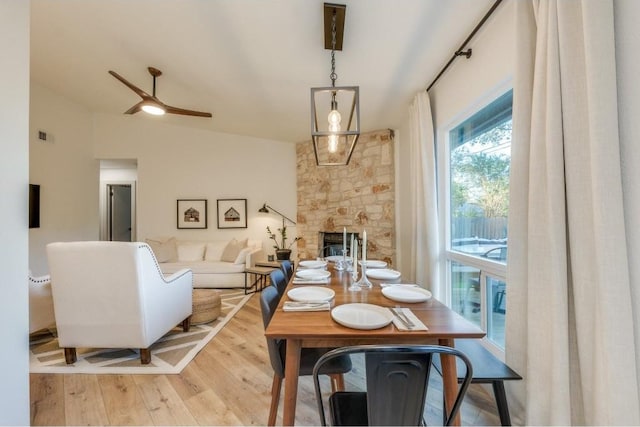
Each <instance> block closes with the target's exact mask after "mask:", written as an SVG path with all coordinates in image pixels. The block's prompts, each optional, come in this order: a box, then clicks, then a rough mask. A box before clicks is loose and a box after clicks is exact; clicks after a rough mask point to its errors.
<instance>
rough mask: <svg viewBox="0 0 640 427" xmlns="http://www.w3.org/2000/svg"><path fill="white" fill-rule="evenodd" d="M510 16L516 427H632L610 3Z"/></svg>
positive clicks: (528, 6) (637, 416)
mask: <svg viewBox="0 0 640 427" xmlns="http://www.w3.org/2000/svg"><path fill="white" fill-rule="evenodd" d="M516 9H517V18H516V20H517V23H516V26H517V27H516V28H517V33H518V40H517V49H516V50H517V52H518V58H517V69H516V79H515V85H514V130H513V141H514V142H513V146H512V158H511V161H512V167H511V170H512V176H511V190H510V193H511V201H510V215H509V262H508V276H507V280H508V283H509V298H508V308H507V315H508V320H507V361H508V362H509V364H510V365H512V366H513V367H514V368H515V369H516V370H517V371H519V372H520V373H522V374H523V376H524V377H525V381H523V382H521V383H520V384H518V385H516V387H517V394H516V397H517V398H518V399H519V401H520V403H521V404H522V405H523V406H524V407H525V411H526V418H525V422H526V424H535V425H549V424H556V425H569V424H596V425H614V424H616V425H637V424H639V423H640V408H639V402H638V379H637V378H638V376H637V366H636V363H637V357H636V354H635V342H634V335H635V334H636V333H637V331H636V329H637V328H638V326H637V324H636V323H634V320H633V319H634V313H633V305H632V296H633V293H634V292H633V291H632V285H631V281H630V278H629V277H630V276H629V261H628V260H629V258H628V253H627V245H626V232H625V215H624V203H623V192H622V190H623V187H622V176H621V167H620V139H619V135H618V113H617V102H618V100H617V88H616V67H615V64H616V63H615V59H616V58H615V46H614V16H613V2H612V0H600V1H566V0H558V1H552V0H540V1H533V2H530V1H517V2H516ZM636 120H637V118H636ZM636 166H637V165H636ZM636 224H637V222H636ZM635 262H636V263H637V262H638V260H635Z"/></svg>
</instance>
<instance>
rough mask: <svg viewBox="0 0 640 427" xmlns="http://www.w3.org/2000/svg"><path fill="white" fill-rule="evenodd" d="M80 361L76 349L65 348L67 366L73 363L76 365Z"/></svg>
mask: <svg viewBox="0 0 640 427" xmlns="http://www.w3.org/2000/svg"><path fill="white" fill-rule="evenodd" d="M76 360H78V356H77V354H76V349H75V347H65V349H64V361H65V362H67V365H71V364H72V363H76Z"/></svg>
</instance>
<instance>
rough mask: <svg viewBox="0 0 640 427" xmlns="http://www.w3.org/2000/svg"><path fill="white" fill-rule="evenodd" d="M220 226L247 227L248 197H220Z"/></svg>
mask: <svg viewBox="0 0 640 427" xmlns="http://www.w3.org/2000/svg"><path fill="white" fill-rule="evenodd" d="M218 228H247V199H218Z"/></svg>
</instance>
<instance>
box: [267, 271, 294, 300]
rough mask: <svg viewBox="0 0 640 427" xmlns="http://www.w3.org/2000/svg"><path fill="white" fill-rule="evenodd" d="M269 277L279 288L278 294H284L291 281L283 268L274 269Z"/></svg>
mask: <svg viewBox="0 0 640 427" xmlns="http://www.w3.org/2000/svg"><path fill="white" fill-rule="evenodd" d="M269 278H270V279H271V284H272V285H273V286H275V288H276V289H277V290H278V295H279V296H282V294H284V290H285V288H286V287H287V283H288V282H289V281H288V280H287V279H286V277H285V276H284V273H283V272H282V270H272V271H271V273H269Z"/></svg>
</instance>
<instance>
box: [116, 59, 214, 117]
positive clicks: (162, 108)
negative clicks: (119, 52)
mask: <svg viewBox="0 0 640 427" xmlns="http://www.w3.org/2000/svg"><path fill="white" fill-rule="evenodd" d="M148 70H149V74H151V75H152V76H153V95H149V94H148V93H146V92H145V91H143V90H142V89H140V88H139V87H137V86H135V85H133V84H132V83H130V82H128V81H127V80H126V79H125V78H124V77H122V76H121V75H120V74H118V73H116V72H115V71H111V70H109V74H111V75H112V76H113V77H115V78H116V79H118V80H120V81H121V82H122V83H124V85H125V86H127V87H128V88H129V89H131V90H132V91H134V92H135V93H137V94H138V96H139V97H140V98H142V101H140V102H138V103H137V104H136V105H134V106H133V107H131V108H129V109H128V110H127V111H125V112H124V114H134V113H137V112H138V111H140V110H142V111H144V112H146V113H149V114H154V115H162V114H165V113H170V114H182V115H183V116H197V117H211V113H206V112H203V111H194V110H185V109H184V108H177V107H172V106H170V105H167V104H165V103H164V102H162V101H160V100H159V99H158V98H156V77H159V76H161V75H162V71H160V70H158V69H157V68H154V67H148Z"/></svg>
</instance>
